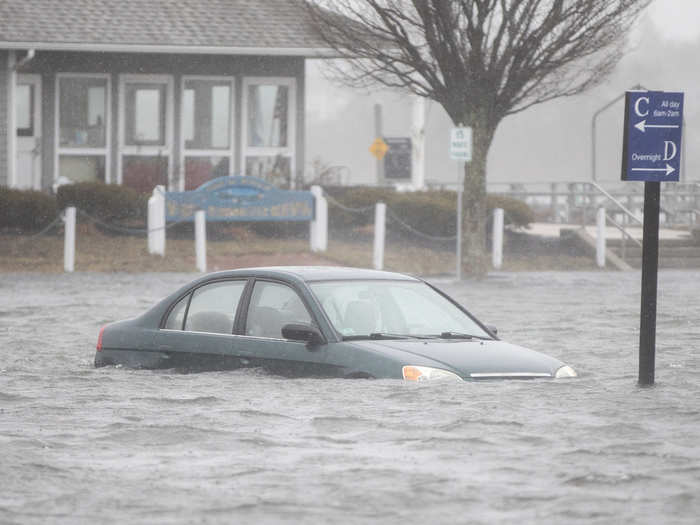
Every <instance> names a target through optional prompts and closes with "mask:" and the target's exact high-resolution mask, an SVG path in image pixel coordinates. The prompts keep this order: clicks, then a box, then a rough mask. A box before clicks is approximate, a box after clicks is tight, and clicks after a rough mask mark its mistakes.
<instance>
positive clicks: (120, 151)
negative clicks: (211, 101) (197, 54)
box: [115, 73, 175, 189]
mask: <svg viewBox="0 0 700 525" xmlns="http://www.w3.org/2000/svg"><path fill="white" fill-rule="evenodd" d="M139 83H144V84H148V83H153V84H162V85H165V129H164V130H163V132H164V137H163V138H164V142H165V144H163V145H162V146H161V145H151V144H140V145H127V144H126V86H127V84H139ZM173 86H174V79H173V75H149V74H139V73H124V74H120V75H119V95H118V98H119V105H118V112H119V126H118V141H117V142H118V145H117V173H116V177H115V181H116V183H117V184H119V185H122V184H123V181H122V179H123V172H122V170H123V165H124V157H132V156H136V157H161V158H162V157H165V158H167V159H168V187H167V188H166V189H170V188H171V187H172V184H173V150H174V149H175V141H174V137H175V132H174V107H175V103H174V100H173V98H174V88H173Z"/></svg>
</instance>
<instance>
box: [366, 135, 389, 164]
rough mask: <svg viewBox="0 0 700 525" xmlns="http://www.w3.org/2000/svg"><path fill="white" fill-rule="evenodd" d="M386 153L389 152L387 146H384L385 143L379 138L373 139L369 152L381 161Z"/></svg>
mask: <svg viewBox="0 0 700 525" xmlns="http://www.w3.org/2000/svg"><path fill="white" fill-rule="evenodd" d="M387 151H389V146H387V145H386V142H384V141H383V140H382V138H381V137H379V138H377V139H375V140H374V142H372V145H371V146H370V147H369V152H370V153H371V154H372V155H374V156H375V157H376V158H377V160H382V159H383V158H384V155H386V152H387Z"/></svg>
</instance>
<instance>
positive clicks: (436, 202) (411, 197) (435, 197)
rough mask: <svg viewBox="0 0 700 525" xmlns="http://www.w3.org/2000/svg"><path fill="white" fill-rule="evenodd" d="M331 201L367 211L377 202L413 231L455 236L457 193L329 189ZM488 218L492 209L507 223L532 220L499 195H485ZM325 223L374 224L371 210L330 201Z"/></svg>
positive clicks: (515, 203)
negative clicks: (501, 212) (499, 212)
mask: <svg viewBox="0 0 700 525" xmlns="http://www.w3.org/2000/svg"><path fill="white" fill-rule="evenodd" d="M326 190H327V193H328V194H329V195H330V196H331V198H332V199H334V200H335V201H338V202H339V203H340V204H342V205H343V206H346V207H348V208H356V209H357V208H367V207H372V206H374V204H375V203H377V202H380V201H381V202H384V203H386V205H387V207H388V208H389V209H390V213H393V214H395V215H396V216H397V217H398V218H399V219H401V220H402V221H404V222H405V223H407V224H409V225H411V226H412V227H414V228H415V229H416V230H419V231H421V232H423V233H426V234H429V235H435V236H450V235H454V234H455V233H456V229H457V227H456V222H457V217H456V207H457V193H456V192H454V191H447V190H430V191H417V192H406V193H399V192H396V191H394V190H393V189H390V188H371V187H335V188H333V187H328V188H326ZM487 208H488V212H489V217H490V216H491V212H492V210H493V209H494V208H503V209H504V210H505V221H506V224H513V225H515V226H527V225H528V224H529V223H531V222H533V221H534V213H533V211H532V210H531V209H530V207H529V206H528V205H527V204H525V203H524V202H522V201H519V200H517V199H513V198H510V197H505V196H502V195H488V196H487ZM328 221H329V226H330V227H331V228H337V229H349V228H355V227H361V226H366V225H369V224H372V223H373V222H374V212H373V210H371V209H370V210H367V211H365V212H364V213H355V212H351V211H346V210H343V209H342V208H340V207H338V206H335V205H333V204H332V202H329V212H328Z"/></svg>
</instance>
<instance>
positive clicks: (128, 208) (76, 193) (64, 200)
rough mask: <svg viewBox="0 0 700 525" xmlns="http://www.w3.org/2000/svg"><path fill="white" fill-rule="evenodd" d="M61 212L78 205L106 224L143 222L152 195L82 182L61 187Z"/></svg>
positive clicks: (59, 198)
mask: <svg viewBox="0 0 700 525" xmlns="http://www.w3.org/2000/svg"><path fill="white" fill-rule="evenodd" d="M56 199H57V202H58V207H59V209H64V208H67V207H68V206H75V207H76V208H78V209H80V210H83V211H84V212H86V213H88V214H90V215H92V216H93V217H97V218H99V219H101V220H103V221H107V222H109V221H124V220H129V219H139V220H143V219H144V218H145V217H146V210H147V208H148V195H145V194H141V193H139V192H137V191H135V190H133V189H131V188H127V187H125V186H118V185H116V184H104V183H102V182H78V183H76V184H66V185H64V186H61V187H59V188H58V192H57V193H56Z"/></svg>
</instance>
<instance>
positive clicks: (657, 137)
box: [622, 91, 683, 182]
mask: <svg viewBox="0 0 700 525" xmlns="http://www.w3.org/2000/svg"><path fill="white" fill-rule="evenodd" d="M682 131H683V93H666V92H663V91H628V92H627V93H626V96H625V130H624V140H623V150H622V180H638V181H646V182H677V181H678V180H679V176H680V170H681V136H682Z"/></svg>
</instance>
